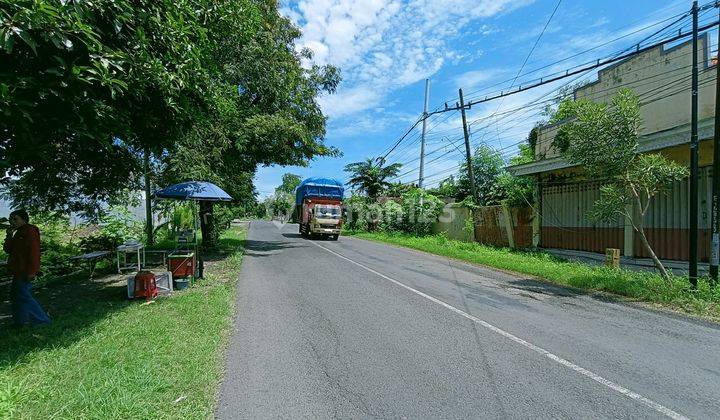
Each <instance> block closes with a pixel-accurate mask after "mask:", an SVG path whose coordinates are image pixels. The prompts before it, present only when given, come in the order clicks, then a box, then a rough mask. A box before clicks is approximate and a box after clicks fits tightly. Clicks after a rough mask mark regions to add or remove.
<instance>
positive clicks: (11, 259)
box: [3, 210, 51, 327]
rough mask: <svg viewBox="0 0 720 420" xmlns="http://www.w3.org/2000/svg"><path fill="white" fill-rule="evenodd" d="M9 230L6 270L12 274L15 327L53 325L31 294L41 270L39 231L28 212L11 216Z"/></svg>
mask: <svg viewBox="0 0 720 420" xmlns="http://www.w3.org/2000/svg"><path fill="white" fill-rule="evenodd" d="M9 222H10V227H9V228H8V229H7V236H6V237H5V243H4V244H3V249H4V250H5V252H6V253H7V254H8V261H7V268H8V271H10V274H12V278H13V279H12V288H11V292H10V303H11V306H12V316H13V322H14V324H15V326H16V327H23V326H26V325H42V324H48V323H50V322H51V320H50V317H49V316H48V315H47V313H45V311H44V310H43V308H42V306H40V304H39V303H38V302H37V300H35V298H34V297H33V294H32V282H33V281H34V280H35V278H36V277H37V275H38V272H39V271H40V230H39V229H38V227H37V226H35V225H31V224H30V223H29V222H30V218H29V216H28V214H27V211H25V210H15V211H13V212H12V213H10V218H9Z"/></svg>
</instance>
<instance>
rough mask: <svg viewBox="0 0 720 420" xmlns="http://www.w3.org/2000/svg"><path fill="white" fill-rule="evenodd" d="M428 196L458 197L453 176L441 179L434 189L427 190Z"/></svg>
mask: <svg viewBox="0 0 720 420" xmlns="http://www.w3.org/2000/svg"><path fill="white" fill-rule="evenodd" d="M427 192H428V193H429V194H432V195H434V196H436V197H442V198H455V197H457V196H458V194H459V193H458V185H457V182H456V181H455V175H450V176H449V177H447V178H445V179H443V180H442V181H440V183H439V184H438V186H437V187H435V188H429V189H428V190H427Z"/></svg>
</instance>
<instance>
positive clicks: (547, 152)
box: [508, 36, 716, 261]
mask: <svg viewBox="0 0 720 420" xmlns="http://www.w3.org/2000/svg"><path fill="white" fill-rule="evenodd" d="M698 49H699V51H698V53H699V55H698V60H699V67H700V78H699V80H700V84H699V86H700V89H699V104H700V114H699V138H700V148H699V155H700V167H701V169H700V184H699V185H700V187H699V188H700V194H699V197H700V198H699V200H700V202H699V208H700V215H699V216H700V218H699V220H700V222H699V224H700V232H699V248H698V249H699V253H700V255H699V258H700V260H701V261H707V260H708V257H709V253H710V252H709V251H710V235H709V228H710V203H711V193H712V191H711V189H712V178H711V177H712V172H711V165H712V156H713V145H712V141H711V140H712V138H713V132H714V128H713V126H714V117H715V85H716V68H715V65H716V63H715V61H712V60H711V59H710V53H709V42H708V37H707V36H702V37H701V38H700V39H699V44H698ZM691 69H692V43H691V42H685V43H682V44H680V45H676V46H672V47H662V46H661V47H657V48H654V49H652V50H649V51H646V52H644V53H641V54H639V55H636V56H633V57H631V58H629V59H627V60H624V61H621V62H619V63H616V64H615V65H613V66H611V67H608V68H605V69H603V70H601V71H600V72H599V76H598V80H597V81H596V82H594V83H591V84H588V85H585V86H583V87H580V88H578V89H577V90H576V91H575V92H574V95H575V98H576V99H580V98H586V99H590V100H593V101H596V102H606V103H609V102H610V100H611V99H612V97H613V96H614V95H615V94H616V93H617V91H618V90H619V89H620V88H631V89H633V90H634V91H635V93H636V94H637V95H638V96H639V98H640V104H641V108H640V114H641V117H642V121H643V124H642V127H641V133H640V134H641V139H640V151H641V152H643V153H647V152H659V153H662V154H663V155H665V156H666V157H668V158H670V159H672V160H675V161H676V162H679V163H682V164H687V165H688V166H689V162H690V148H689V143H690V109H691V89H690V80H691ZM561 124H562V123H560V125H561ZM560 125H547V126H543V127H541V128H540V129H539V132H538V138H537V143H536V146H535V161H534V162H532V163H528V164H524V165H518V166H513V167H510V168H508V169H509V170H510V172H512V173H514V174H516V175H527V176H535V177H536V178H537V179H538V181H539V183H538V185H539V187H538V188H537V191H536V198H537V200H536V201H537V204H536V207H535V209H534V213H535V224H534V228H533V243H534V245H536V246H541V247H545V248H560V249H570V250H580V251H591V252H603V251H604V250H605V248H619V249H620V250H621V251H622V253H623V254H624V255H626V256H634V257H646V256H647V255H645V251H644V250H643V248H642V246H641V244H640V242H639V240H638V238H636V237H635V236H636V235H634V231H633V229H632V226H630V225H629V224H626V223H625V221H624V220H623V219H622V218H618V220H617V221H615V222H613V223H594V222H592V221H590V220H588V218H587V212H588V211H589V210H590V209H591V208H592V205H593V203H594V201H595V200H596V199H597V198H598V197H599V186H600V185H601V181H598V180H594V179H592V177H588V176H586V175H584V174H582V171H581V170H579V168H577V167H573V165H571V164H569V163H568V162H566V161H565V160H564V159H563V158H562V157H561V156H560V154H559V152H558V151H557V150H556V149H555V148H554V147H553V145H552V143H553V139H554V137H555V135H556V134H557V132H558V128H559V126H560ZM688 184H689V181H688V180H686V181H683V182H679V183H677V184H676V185H674V186H673V188H672V190H671V191H670V192H669V193H668V194H666V195H664V196H662V197H658V198H657V199H656V200H655V202H654V203H653V205H652V206H651V211H650V212H649V214H648V216H647V218H646V226H647V227H646V232H647V235H648V239H649V240H650V243H651V245H652V246H653V248H654V249H655V251H656V253H657V254H658V256H659V257H660V258H664V259H672V260H687V259H688V240H689V239H688V238H689V229H688V225H689V216H688V211H689V205H688V203H689V188H688Z"/></svg>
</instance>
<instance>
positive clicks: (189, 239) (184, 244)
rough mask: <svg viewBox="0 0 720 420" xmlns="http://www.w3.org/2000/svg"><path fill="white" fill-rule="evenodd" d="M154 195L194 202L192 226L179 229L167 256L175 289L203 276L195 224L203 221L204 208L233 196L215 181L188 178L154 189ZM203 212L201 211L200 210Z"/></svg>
mask: <svg viewBox="0 0 720 420" xmlns="http://www.w3.org/2000/svg"><path fill="white" fill-rule="evenodd" d="M153 197H154V198H156V199H162V200H179V201H189V202H191V203H193V207H195V206H197V207H195V208H194V209H193V215H194V216H193V230H192V231H190V232H188V231H185V232H182V233H181V234H180V235H179V236H178V243H177V246H176V248H175V250H173V252H171V253H170V254H169V255H168V257H167V261H168V271H169V272H170V273H171V274H172V276H173V280H174V282H175V285H176V287H177V288H178V289H182V288H185V287H187V286H188V284H189V282H190V281H192V280H193V279H195V278H202V277H203V259H202V255H201V252H200V247H199V246H198V240H197V230H198V224H199V223H203V220H202V219H201V218H202V217H206V216H205V215H206V213H205V212H204V211H203V209H207V208H208V207H210V206H212V203H214V202H218V201H232V197H231V196H230V195H229V194H228V193H226V192H225V191H223V190H222V189H221V188H220V187H218V186H217V185H215V184H213V183H211V182H205V181H189V182H183V183H180V184H175V185H171V186H169V187H166V188H163V189H161V190H159V191H156V192H155V193H154V194H153ZM201 213H202V214H201Z"/></svg>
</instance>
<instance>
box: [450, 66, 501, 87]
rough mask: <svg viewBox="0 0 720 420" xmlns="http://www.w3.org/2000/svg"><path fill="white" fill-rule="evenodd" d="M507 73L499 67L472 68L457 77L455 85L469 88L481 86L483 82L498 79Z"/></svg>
mask: <svg viewBox="0 0 720 420" xmlns="http://www.w3.org/2000/svg"><path fill="white" fill-rule="evenodd" d="M503 73H505V72H504V71H502V70H499V69H491V70H472V71H468V72H465V73H463V74H460V75H458V76H457V77H455V81H454V82H455V86H456V87H458V88H463V89H464V90H469V89H472V88H475V87H477V86H479V85H480V84H482V83H485V82H488V81H490V80H494V79H496V78H497V77H498V76H500V75H502V74H503Z"/></svg>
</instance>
